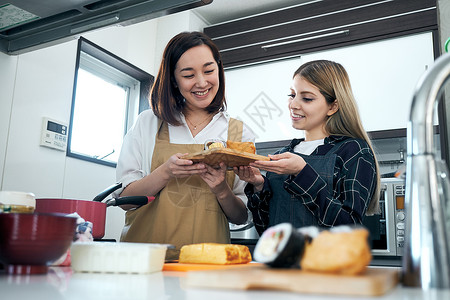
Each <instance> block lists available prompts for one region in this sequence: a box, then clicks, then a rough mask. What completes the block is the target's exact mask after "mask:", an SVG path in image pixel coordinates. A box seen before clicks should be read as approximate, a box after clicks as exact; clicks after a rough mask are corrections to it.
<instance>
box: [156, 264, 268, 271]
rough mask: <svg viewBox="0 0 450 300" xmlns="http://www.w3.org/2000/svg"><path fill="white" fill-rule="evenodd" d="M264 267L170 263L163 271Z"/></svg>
mask: <svg viewBox="0 0 450 300" xmlns="http://www.w3.org/2000/svg"><path fill="white" fill-rule="evenodd" d="M257 266H262V264H260V263H246V264H233V265H217V264H187V263H177V262H169V263H165V264H164V266H163V269H162V270H163V271H175V272H188V271H208V270H229V269H235V268H237V269H243V268H254V267H257Z"/></svg>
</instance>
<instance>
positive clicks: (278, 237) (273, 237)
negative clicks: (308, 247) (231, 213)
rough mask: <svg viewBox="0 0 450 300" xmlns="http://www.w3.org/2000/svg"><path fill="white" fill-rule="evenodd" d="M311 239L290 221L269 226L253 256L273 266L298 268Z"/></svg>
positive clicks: (258, 260) (256, 259)
mask: <svg viewBox="0 0 450 300" xmlns="http://www.w3.org/2000/svg"><path fill="white" fill-rule="evenodd" d="M309 239H310V238H309V237H308V236H307V235H304V234H302V233H300V232H299V231H298V230H297V229H295V228H294V227H293V226H292V225H291V224H290V223H281V224H278V225H275V226H272V227H269V228H268V229H267V230H266V231H264V233H263V234H262V236H261V238H260V239H259V240H258V243H257V244H256V247H255V250H254V252H253V258H254V259H255V261H257V262H261V263H264V264H267V265H269V266H271V267H273V268H291V267H297V268H298V267H299V262H300V259H301V258H302V256H303V252H304V249H305V242H306V241H308V240H309Z"/></svg>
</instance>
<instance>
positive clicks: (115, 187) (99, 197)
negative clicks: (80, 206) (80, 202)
mask: <svg viewBox="0 0 450 300" xmlns="http://www.w3.org/2000/svg"><path fill="white" fill-rule="evenodd" d="M121 187H122V182H117V183H115V184H113V185H111V186H109V187H107V188H106V189H105V190H104V191H103V192H101V193H100V194H98V195H97V196H95V198H94V199H93V201H97V202H102V201H103V200H104V199H105V198H106V197H108V195H109V194H111V193H112V192H114V191H115V190H118V189H120V188H121Z"/></svg>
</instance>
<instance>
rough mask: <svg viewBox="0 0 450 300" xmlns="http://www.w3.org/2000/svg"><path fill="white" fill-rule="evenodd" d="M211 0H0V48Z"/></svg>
mask: <svg viewBox="0 0 450 300" xmlns="http://www.w3.org/2000/svg"><path fill="white" fill-rule="evenodd" d="M211 2H212V0H38V1H36V0H0V51H1V52H4V53H7V54H20V53H24V52H28V51H31V50H35V49H39V48H43V47H46V46H50V45H54V44H57V43H60V42H63V41H67V40H69V39H71V38H74V36H75V37H77V36H78V35H79V34H81V33H83V32H86V31H89V30H93V29H97V28H101V27H105V26H110V25H124V26H125V25H130V24H134V23H138V22H142V21H146V20H149V19H153V18H156V17H160V16H164V15H168V14H172V13H176V12H180V11H183V10H188V9H192V8H195V7H199V6H202V5H206V4H209V3H211Z"/></svg>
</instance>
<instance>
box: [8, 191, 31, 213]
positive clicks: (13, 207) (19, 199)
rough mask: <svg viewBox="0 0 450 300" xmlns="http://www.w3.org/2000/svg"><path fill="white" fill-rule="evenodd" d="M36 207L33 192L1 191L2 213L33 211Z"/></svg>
mask: <svg viewBox="0 0 450 300" xmlns="http://www.w3.org/2000/svg"><path fill="white" fill-rule="evenodd" d="M35 208H36V199H35V197H34V194H32V193H25V192H15V191H0V213H33V212H34V210H35Z"/></svg>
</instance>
